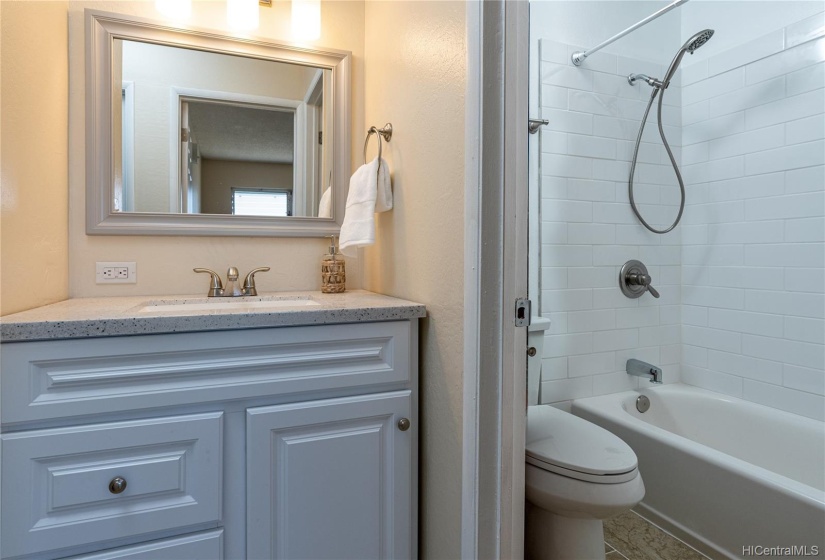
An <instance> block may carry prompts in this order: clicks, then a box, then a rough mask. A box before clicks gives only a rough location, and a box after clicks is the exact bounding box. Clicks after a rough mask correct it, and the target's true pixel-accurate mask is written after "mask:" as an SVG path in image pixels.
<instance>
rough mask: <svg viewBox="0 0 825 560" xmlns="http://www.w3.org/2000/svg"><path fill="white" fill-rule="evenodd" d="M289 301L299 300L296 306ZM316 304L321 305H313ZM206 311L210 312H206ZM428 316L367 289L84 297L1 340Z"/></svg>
mask: <svg viewBox="0 0 825 560" xmlns="http://www.w3.org/2000/svg"><path fill="white" fill-rule="evenodd" d="M283 300H294V302H295V305H291V304H290V303H288V302H285V301H283ZM272 301H276V302H278V304H284V305H283V306H279V307H277V308H272V307H262V308H260V309H240V310H239V309H229V308H228V307H227V308H222V305H223V304H234V305H238V304H242V303H243V302H272ZM312 302H315V303H317V305H315V304H311V303H312ZM307 303H310V304H311V305H307ZM181 304H184V305H181ZM204 304H208V305H204ZM187 305H194V306H196V307H197V309H194V308H193V309H192V310H189V309H185V307H186V306H187ZM253 305H255V304H253ZM263 305H266V304H263ZM168 306H174V309H164V307H168ZM204 307H208V309H206V310H204V309H203V308H204ZM181 308H184V309H181ZM424 316H426V310H425V308H424V306H423V305H421V304H419V303H414V302H411V301H406V300H403V299H397V298H393V297H389V296H384V295H380V294H375V293H372V292H367V291H364V290H353V291H348V292H344V293H343V294H322V293H321V292H273V293H268V294H267V293H262V294H259V295H258V296H257V297H243V298H210V299H207V298H205V297H203V296H202V295H197V296H136V297H109V298H78V299H69V300H66V301H62V302H60V303H54V304H52V305H46V306H44V307H38V308H37V309H31V310H29V311H23V312H20V313H15V314H13V315H6V316H5V317H2V318H0V340H2V342H21V341H30V340H50V339H65V338H86V337H100V336H125V335H137V334H161V333H175V332H194V331H213V330H227V329H248V328H263V327H287V326H302V325H327V324H335V323H364V322H370V321H396V320H403V319H413V318H417V317H424Z"/></svg>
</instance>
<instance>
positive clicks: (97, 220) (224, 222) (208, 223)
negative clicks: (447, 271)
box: [85, 9, 352, 237]
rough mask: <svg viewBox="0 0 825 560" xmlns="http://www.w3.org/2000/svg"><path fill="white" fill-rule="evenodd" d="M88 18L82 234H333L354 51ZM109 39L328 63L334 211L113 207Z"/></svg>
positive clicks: (344, 171) (96, 14) (345, 154)
mask: <svg viewBox="0 0 825 560" xmlns="http://www.w3.org/2000/svg"><path fill="white" fill-rule="evenodd" d="M85 20H86V22H85V23H86V233H87V234H89V235H188V236H259V237H323V236H327V235H337V234H338V233H339V232H340V229H341V223H342V222H343V219H344V208H345V205H346V198H347V190H348V187H349V176H350V165H351V160H350V143H351V141H352V135H351V124H352V122H351V121H352V116H351V110H350V107H351V99H350V96H351V93H350V89H351V84H350V68H351V65H352V53H350V52H349V51H339V50H332V49H324V50H319V49H310V48H305V47H297V46H292V45H285V44H278V43H270V42H266V41H263V40H260V39H240V38H236V37H230V36H227V35H221V34H219V33H217V32H214V31H207V30H200V29H194V28H174V27H169V26H166V25H164V24H162V23H158V22H153V21H151V20H146V19H142V18H136V17H132V16H124V15H120V14H113V13H108V12H101V11H97V10H89V9H87V10H86V11H85ZM115 39H126V40H135V41H143V42H151V43H156V44H161V45H168V46H174V47H183V48H189V49H197V50H202V51H211V52H219V53H223V54H231V55H240V56H245V57H250V58H258V59H263V60H273V61H277V62H289V63H293V64H304V65H308V66H314V67H318V68H324V69H329V70H332V89H333V91H332V96H331V99H332V106H333V107H334V117H333V134H332V137H333V138H332V142H333V144H332V161H333V189H334V191H333V212H332V218H316V217H295V216H292V217H289V218H269V217H255V216H231V215H218V214H160V213H149V212H146V213H143V212H140V213H138V212H135V213H129V212H115V211H114V209H113V198H114V197H113V194H114V181H115V169H114V164H115V162H114V157H113V143H112V140H113V139H112V131H113V126H112V125H113V108H112V99H113V87H114V85H113V83H114V82H113V80H112V77H113V76H112V71H113V70H112V69H113V64H112V62H113V61H112V45H113V41H114V40H115Z"/></svg>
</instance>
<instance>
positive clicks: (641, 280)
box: [627, 273, 659, 298]
mask: <svg viewBox="0 0 825 560" xmlns="http://www.w3.org/2000/svg"><path fill="white" fill-rule="evenodd" d="M652 280H653V279H652V278H651V277H650V276H648V275H647V274H633V273H631V274H628V275H627V283H628V284H632V285H634V286H644V287H645V289H646V290H647V291H648V292H650V295H652V296H653V297H655V298H658V297H659V292H657V291H656V288H654V287H653V286H651V285H650V282H651V281H652Z"/></svg>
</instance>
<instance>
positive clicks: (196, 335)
mask: <svg viewBox="0 0 825 560" xmlns="http://www.w3.org/2000/svg"><path fill="white" fill-rule="evenodd" d="M289 297H292V298H293V300H294V301H295V302H297V301H304V303H303V304H301V303H295V305H292V304H291V303H290V301H291V300H289ZM289 297H288V296H283V295H279V296H278V297H277V298H273V299H270V300H267V298H266V297H261V298H254V301H277V300H278V298H280V300H285V301H286V303H284V304H281V305H278V306H275V307H269V306H266V305H264V306H263V307H258V308H256V307H254V306H252V307H248V308H245V309H244V308H243V307H242V306H241V308H238V307H237V306H235V307H233V306H227V307H225V308H220V305H221V303H223V302H216V303H215V304H214V305H212V306H210V305H204V304H203V303H198V302H199V300H198V299H197V298H177V299H174V300H162V301H160V302H158V301H154V302H153V301H148V302H147V299H148V298H146V297H143V298H101V299H82V300H69V301H66V302H62V303H59V304H55V305H51V306H47V307H44V308H40V309H36V310H32V311H28V312H24V313H19V314H16V315H10V316H7V317H4V318H3V319H2V321H1V322H0V327H2V341H3V344H2V354H1V355H0V360H2V362H1V363H0V365H1V366H2V370H1V371H0V398H1V399H2V402H1V403H0V404H2V409H0V416H1V417H2V435H1V436H0V440H2V475H1V476H0V484H2V535H0V547H1V548H0V556H2V558H4V559H5V558H38V559H40V558H50V559H51V558H69V557H70V558H84V559H96V560H100V559H108V558H131V559H137V558H141V559H144V558H181V559H183V558H186V559H194V558H197V559H200V560H206V559H213V558H214V559H218V558H227V559H240V558H255V559H260V558H414V557H416V517H417V513H416V512H417V466H416V465H417V439H418V415H417V408H418V404H417V385H418V379H417V375H418V366H417V355H418V350H417V345H418V341H417V336H418V319H419V318H420V317H423V316H424V314H425V310H424V308H423V306H421V305H418V304H415V303H412V302H408V301H403V300H398V299H394V298H389V297H386V296H380V295H377V294H371V293H369V292H363V291H356V292H349V293H345V294H331V295H328V294H323V295H322V294H320V293H306V294H297V295H296V294H293V295H292V296H289ZM243 299H245V300H247V299H252V298H243ZM307 301H314V302H315V304H312V305H309V304H307V303H306V302H307ZM170 302H171V303H170ZM181 302H183V303H181ZM190 303H192V304H194V305H195V307H194V308H193V310H191V311H189V310H181V309H182V308H186V306H187V305H189V304H190ZM164 305H172V306H174V307H173V308H170V309H175V310H174V311H172V310H164V309H154V307H163V306H164ZM204 307H205V308H206V309H202V308H204ZM147 309H148V311H147Z"/></svg>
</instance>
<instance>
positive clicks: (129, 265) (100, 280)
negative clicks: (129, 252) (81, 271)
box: [95, 262, 137, 284]
mask: <svg viewBox="0 0 825 560" xmlns="http://www.w3.org/2000/svg"><path fill="white" fill-rule="evenodd" d="M105 268H125V269H126V270H127V271H128V273H127V275H126V278H117V277H114V278H104V277H103V269H105ZM95 282H96V283H97V284H137V263H134V262H97V263H95Z"/></svg>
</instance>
